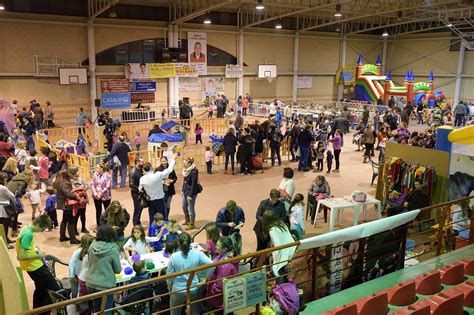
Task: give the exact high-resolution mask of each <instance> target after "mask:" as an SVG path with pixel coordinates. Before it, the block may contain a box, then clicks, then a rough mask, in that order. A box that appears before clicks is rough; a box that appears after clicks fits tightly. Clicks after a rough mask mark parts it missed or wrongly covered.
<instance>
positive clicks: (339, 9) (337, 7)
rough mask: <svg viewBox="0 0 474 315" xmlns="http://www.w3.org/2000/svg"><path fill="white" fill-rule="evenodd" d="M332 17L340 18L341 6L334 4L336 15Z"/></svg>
mask: <svg viewBox="0 0 474 315" xmlns="http://www.w3.org/2000/svg"><path fill="white" fill-rule="evenodd" d="M334 16H335V17H341V16H342V12H341V5H340V4H339V3H338V4H336V13H334Z"/></svg>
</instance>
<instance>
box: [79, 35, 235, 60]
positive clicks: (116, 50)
mask: <svg viewBox="0 0 474 315" xmlns="http://www.w3.org/2000/svg"><path fill="white" fill-rule="evenodd" d="M165 47H166V43H165V40H164V39H163V38H154V39H144V40H138V41H133V42H129V43H126V44H121V45H118V46H115V47H112V48H109V49H107V50H104V51H102V52H100V53H97V55H96V63H97V65H98V66H112V65H124V64H126V63H129V62H134V63H142V62H143V63H154V62H156V63H160V62H163V48H165ZM181 47H183V48H182V49H181V50H182V52H183V53H185V54H186V55H187V52H188V49H187V47H188V43H187V40H186V39H182V40H181ZM207 55H208V60H207V65H208V66H225V65H226V64H236V63H237V58H236V57H235V56H233V55H231V54H229V53H227V52H225V51H223V50H221V49H219V48H217V47H214V46H210V45H207ZM82 64H83V65H88V64H89V60H88V59H87V60H85V61H83V62H82Z"/></svg>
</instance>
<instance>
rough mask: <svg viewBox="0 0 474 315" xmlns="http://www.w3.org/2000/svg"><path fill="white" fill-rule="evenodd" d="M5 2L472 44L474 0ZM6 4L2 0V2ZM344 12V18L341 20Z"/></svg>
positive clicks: (21, 7) (26, 8) (39, 8)
mask: <svg viewBox="0 0 474 315" xmlns="http://www.w3.org/2000/svg"><path fill="white" fill-rule="evenodd" d="M258 1H259V0H3V3H4V4H5V7H6V9H7V11H8V10H10V11H16V12H29V13H49V14H61V15H76V16H89V17H92V18H95V17H99V18H107V19H115V18H119V19H141V20H155V21H164V22H166V21H167V22H171V23H172V24H177V25H179V24H182V23H203V21H204V19H205V18H209V19H210V20H211V21H212V24H213V25H227V26H229V25H230V26H235V27H239V28H244V29H246V30H252V29H253V30H255V29H259V28H260V29H261V28H266V29H269V28H274V27H275V26H276V25H277V24H279V25H281V26H282V29H285V30H292V31H298V32H314V31H320V32H333V33H334V32H335V33H341V34H347V35H353V34H372V35H374V34H375V35H377V34H379V35H382V33H384V32H387V33H388V34H389V35H390V36H393V35H406V34H413V33H420V32H433V31H437V32H440V31H446V32H450V31H451V32H452V33H454V34H455V35H456V36H459V37H462V38H464V39H466V40H467V41H469V42H472V41H473V35H474V0H355V1H349V0H263V1H262V2H263V5H264V7H265V8H264V9H263V10H257V9H256V4H257V2H258ZM1 2H2V0H0V3H1ZM336 11H339V12H340V13H341V15H342V16H340V17H336V16H335V13H336Z"/></svg>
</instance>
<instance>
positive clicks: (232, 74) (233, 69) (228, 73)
mask: <svg viewBox="0 0 474 315" xmlns="http://www.w3.org/2000/svg"><path fill="white" fill-rule="evenodd" d="M243 76H244V69H243V67H242V66H241V65H225V77H226V78H242V77H243Z"/></svg>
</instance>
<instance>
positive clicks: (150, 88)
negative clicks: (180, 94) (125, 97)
mask: <svg viewBox="0 0 474 315" xmlns="http://www.w3.org/2000/svg"><path fill="white" fill-rule="evenodd" d="M155 91H156V82H155V81H131V82H130V92H155Z"/></svg>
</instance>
